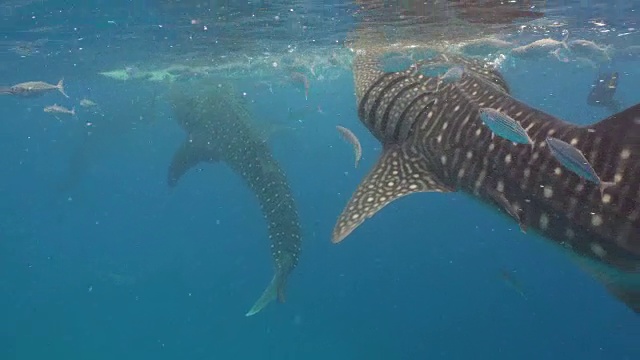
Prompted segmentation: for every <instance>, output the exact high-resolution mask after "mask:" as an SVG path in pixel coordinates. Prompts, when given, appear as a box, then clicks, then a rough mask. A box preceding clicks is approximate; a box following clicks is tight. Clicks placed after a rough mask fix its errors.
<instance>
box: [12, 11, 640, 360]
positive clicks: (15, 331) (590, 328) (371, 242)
mask: <svg viewBox="0 0 640 360" xmlns="http://www.w3.org/2000/svg"><path fill="white" fill-rule="evenodd" d="M160 3H162V2H152V1H114V2H107V1H93V2H90V1H87V2H78V1H58V0H49V1H26V0H21V1H5V2H4V3H3V4H2V5H0V9H2V11H1V12H0V15H1V16H2V20H1V21H2V25H0V28H1V32H2V39H1V40H2V53H1V54H0V74H1V76H0V79H2V80H1V82H2V84H3V85H13V84H16V83H20V82H24V81H31V80H43V81H47V82H50V83H53V84H55V83H56V82H57V81H58V80H59V79H60V78H63V77H64V82H65V84H66V85H65V89H66V91H67V93H68V94H69V95H70V96H71V99H65V98H64V97H62V95H61V94H59V93H57V92H55V91H54V92H51V93H48V94H45V95H43V96H42V97H40V98H35V99H24V98H15V97H10V96H2V97H0V109H2V114H3V116H2V121H1V122H0V129H1V131H0V139H1V141H0V165H1V166H0V168H2V169H3V176H1V177H0V198H1V199H2V201H0V294H1V296H0V314H2V317H1V319H2V321H0V359H3V360H4V359H7V360H8V359H45V358H46V359H67V360H73V359H95V360H99V359H100V360H102V359H105V360H107V359H118V358H120V359H309V360H314V359H327V358H329V359H335V360H341V359H472V358H473V359H475V358H490V359H573V358H580V359H584V360H588V359H640V345H639V343H638V340H637V339H638V335H640V321H639V318H638V316H637V314H635V313H633V312H632V311H631V310H629V309H628V308H627V307H626V306H625V305H624V304H623V303H621V302H619V301H617V300H616V299H615V298H613V297H612V296H611V295H610V294H609V293H607V291H606V290H605V289H604V287H603V286H602V285H601V284H600V283H598V282H597V281H596V280H594V279H593V278H592V277H591V276H590V275H588V274H587V273H586V272H583V271H582V270H581V269H580V268H579V267H578V266H577V265H576V264H575V262H573V261H572V260H571V258H570V257H569V256H567V255H566V254H565V253H563V252H562V251H559V249H557V248H556V247H555V246H553V245H551V244H550V243H549V241H548V240H545V239H543V238H542V237H539V236H537V235H534V234H526V235H525V234H522V233H521V232H520V230H519V229H518V226H517V224H516V223H515V222H513V221H512V220H511V219H509V218H507V217H504V216H503V215H501V214H499V213H498V212H496V211H493V210H492V209H491V208H489V207H487V206H485V205H482V204H480V203H479V202H477V201H476V200H473V199H471V198H470V197H469V196H467V195H464V194H462V193H450V194H439V193H438V194H416V195H412V196H409V197H406V198H402V199H400V200H398V201H396V202H393V203H392V204H390V205H388V206H387V207H385V208H384V209H383V210H382V211H381V212H380V213H379V214H377V215H376V216H375V217H374V218H372V219H370V220H368V221H367V222H365V223H364V224H363V225H362V226H361V227H359V228H358V229H357V230H356V231H355V232H354V233H353V234H352V235H351V236H350V237H349V238H348V239H346V240H345V241H343V242H342V243H340V244H332V243H331V242H330V237H331V230H332V228H333V226H334V224H335V221H336V218H337V216H338V215H339V214H340V212H341V211H342V209H343V207H344V205H345V203H346V202H347V200H348V199H349V197H350V196H351V193H352V192H353V190H354V189H355V188H356V186H357V185H358V183H359V182H360V180H361V179H362V177H364V176H365V175H366V173H367V172H368V171H369V169H370V168H371V167H372V166H373V164H374V162H375V161H376V159H377V157H378V155H379V154H380V151H381V146H380V144H379V142H378V141H377V140H376V139H375V138H374V137H373V136H372V135H371V134H370V133H369V132H368V131H367V129H366V128H365V127H364V126H363V125H361V124H360V122H359V120H358V118H357V109H356V105H355V96H354V94H353V92H354V88H353V76H352V74H351V72H350V71H349V69H348V68H345V69H338V70H335V71H334V72H331V71H330V70H326V72H325V73H324V80H320V79H319V76H317V77H314V78H313V80H312V81H311V84H310V88H309V98H308V100H305V96H304V90H303V89H301V88H300V87H299V86H298V85H297V84H294V83H291V82H290V81H287V79H286V78H285V77H284V76H283V75H282V73H276V72H274V75H270V74H267V75H264V74H262V73H261V74H260V75H256V73H254V72H252V71H254V70H255V69H253V68H252V67H251V65H250V64H249V65H246V66H245V68H243V69H244V70H242V71H240V70H237V67H234V68H233V69H236V70H234V71H236V73H234V74H233V82H234V83H235V84H236V87H237V89H238V90H239V91H241V92H243V93H245V95H244V98H245V100H246V104H247V106H248V108H249V109H250V110H251V113H252V114H253V116H254V117H255V118H256V121H257V123H259V124H261V125H260V126H265V124H267V125H266V126H275V127H274V128H275V130H273V131H271V132H270V135H269V138H268V144H269V146H270V148H271V150H272V152H273V154H274V157H275V158H276V159H277V160H278V161H279V162H280V164H281V166H282V168H283V169H284V170H285V172H286V175H287V179H288V181H289V184H290V186H291V188H292V191H293V194H294V197H295V200H296V202H297V204H298V209H299V214H300V220H301V226H302V230H303V235H304V236H303V253H302V257H301V260H300V263H299V265H298V267H297V268H296V269H295V271H294V273H293V274H292V275H291V278H290V280H289V283H288V287H287V301H286V303H284V304H272V305H270V306H269V307H267V308H266V309H265V310H263V311H262V312H261V313H259V314H257V315H255V316H253V317H249V318H247V317H245V316H244V314H245V312H246V311H247V309H248V308H249V307H250V306H251V304H252V302H253V301H254V300H255V299H256V297H257V296H258V295H259V293H260V292H261V291H262V290H263V289H264V286H265V285H266V284H267V283H268V281H269V280H270V278H271V276H272V273H273V269H272V260H271V258H270V256H269V242H268V237H267V232H266V223H265V221H264V220H263V218H262V215H261V213H260V208H259V207H258V203H257V201H256V199H255V197H254V195H253V194H252V193H251V191H250V190H249V189H248V188H247V187H246V185H245V184H244V183H243V182H242V181H241V180H240V179H239V178H238V177H237V176H236V175H235V174H234V173H233V172H232V171H231V170H230V169H229V168H228V167H226V166H225V165H224V164H201V165H200V166H198V169H197V170H195V169H194V170H192V171H190V172H189V173H187V174H186V175H185V177H184V178H183V179H182V180H181V182H180V184H179V186H177V187H176V188H174V189H169V188H168V186H167V184H166V178H167V174H166V173H167V167H168V165H169V163H170V161H171V158H172V157H173V154H174V152H175V151H176V149H177V148H178V147H179V145H180V144H181V142H182V141H183V140H184V137H185V134H184V131H183V130H182V129H181V128H180V127H179V126H178V125H177V124H176V122H175V121H174V119H173V118H172V112H171V109H170V104H169V100H168V96H167V89H168V87H170V84H169V83H168V82H163V81H155V82H154V81H145V80H140V81H135V80H127V81H121V80H118V79H114V78H110V77H107V76H103V75H101V74H99V73H100V72H106V71H111V70H114V69H122V68H124V67H126V66H136V67H140V68H145V66H146V67H149V68H151V67H153V66H152V65H153V64H154V63H155V62H158V63H160V62H161V60H162V62H163V63H164V64H167V63H170V62H173V63H176V62H181V61H182V62H185V63H193V61H194V58H196V57H200V56H203V55H202V54H203V53H205V54H207V55H208V56H209V57H208V58H207V62H208V63H215V64H216V65H218V64H219V63H220V62H222V61H223V59H224V58H223V57H224V56H226V55H225V52H231V51H234V54H240V57H242V56H244V55H246V54H248V55H246V56H247V57H251V58H254V59H258V57H259V55H256V54H260V53H262V54H264V53H266V52H269V53H270V54H271V55H269V56H272V57H273V59H277V60H270V59H271V58H269V59H268V60H265V62H266V63H267V65H269V64H271V63H272V61H273V62H277V61H280V59H282V58H283V57H278V56H277V54H278V52H283V53H285V54H287V53H288V54H289V55H291V54H293V55H291V56H297V54H300V58H301V59H307V58H306V57H305V54H304V52H305V51H307V49H311V48H310V47H308V45H309V43H311V44H313V43H314V41H312V40H313V39H318V41H317V43H318V45H317V46H318V48H321V49H323V50H326V52H325V54H331V53H332V52H333V51H340V49H341V48H342V42H343V40H344V39H345V37H346V33H345V32H344V31H347V30H349V29H351V28H353V27H354V26H355V25H357V22H358V21H359V20H358V19H357V18H352V17H349V16H348V15H349V14H351V13H352V11H353V10H354V9H356V8H357V6H356V4H340V3H337V2H310V3H298V4H297V5H296V6H299V7H304V6H310V7H311V6H313V8H314V9H315V11H313V12H310V13H311V14H314V15H313V16H311V15H309V16H308V17H300V18H297V20H292V19H291V18H289V19H285V17H286V14H287V12H286V8H287V7H288V4H280V5H283V6H282V7H279V8H278V10H274V12H275V13H278V14H281V15H276V16H282V17H283V21H287V22H288V23H287V24H288V25H286V26H283V28H282V29H280V30H282V31H284V33H289V34H290V35H291V37H290V38H286V39H275V38H268V39H267V40H263V39H252V38H251V37H252V36H255V34H256V33H258V34H259V33H260V31H259V30H261V31H263V33H265V34H269V31H272V30H273V29H271V30H270V29H265V28H259V25H252V24H253V23H251V22H247V21H245V20H243V22H241V23H239V25H237V26H236V25H234V24H235V23H234V16H236V15H237V14H245V15H246V14H247V13H249V14H250V13H251V12H252V11H255V9H256V8H259V7H260V6H263V7H269V6H275V5H274V4H270V3H261V4H251V3H248V5H247V4H244V3H243V4H232V5H229V4H228V3H225V4H226V6H227V7H230V8H231V9H235V10H229V11H228V12H226V13H225V14H226V15H225V16H226V18H225V19H224V21H223V19H222V18H223V17H222V16H215V15H212V10H211V8H212V7H213V6H214V5H212V4H211V3H210V2H205V3H206V4H208V5H206V6H204V7H202V6H198V7H196V6H195V5H194V4H190V3H189V2H182V3H181V2H177V3H178V4H169V3H171V2H169V1H166V2H164V3H165V4H160ZM194 3H196V2H194ZM198 3H199V2H198ZM603 3H604V5H603ZM225 4H222V5H221V3H217V5H216V6H218V7H220V6H222V7H224V6H225ZM580 4H581V5H582V6H579V5H580ZM170 5H175V7H174V6H170ZM198 5H201V4H198ZM190 6H193V7H190ZM185 9H187V10H185ZM296 9H298V8H296ZM638 9H640V8H638V3H637V2H622V1H618V2H589V1H587V2H565V3H563V4H559V5H558V8H557V9H556V10H555V12H551V13H552V14H553V15H554V16H556V17H554V19H564V21H565V22H566V23H568V24H569V25H568V26H570V27H572V28H571V30H572V31H571V34H576V36H578V35H580V36H581V37H584V38H590V39H600V38H599V37H598V36H611V37H610V38H608V39H612V40H611V42H612V43H613V42H615V46H616V48H622V47H627V48H628V47H630V46H634V45H640V38H639V37H638V36H639V35H638V34H637V29H636V28H637V27H638V20H640V17H639V15H638V11H639V10H638ZM296 11H297V10H296ZM196 16H199V17H198V18H197V19H198V24H196V25H197V26H191V25H192V24H190V23H188V21H189V20H190V19H196ZM322 16H325V18H322ZM271 17H272V16H271V13H270V15H269V18H271ZM332 17H333V20H332ZM238 18H240V16H238ZM200 19H202V20H200ZM207 19H208V20H207ZM243 19H244V18H243ZM336 19H337V20H336ZM592 19H597V20H598V21H603V22H605V23H607V26H606V28H607V29H608V30H609V31H613V32H614V35H611V34H610V33H598V32H596V31H593V30H590V29H591V28H587V27H586V24H589V21H590V20H592ZM200 21H202V23H201V22H200ZM216 21H218V22H221V23H222V22H224V26H223V25H220V24H218V25H220V26H216ZM238 21H239V20H238ZM314 21H315V22H314ZM204 23H209V24H210V25H209V26H210V28H211V32H212V33H211V34H204V35H203V32H202V31H201V30H202V26H203V24H204ZM258 23H259V22H258ZM302 23H305V24H308V25H300V24H302ZM318 23H320V24H334V27H333V28H330V29H327V28H325V27H322V26H319V25H317V24H318ZM314 24H315V25H314ZM159 25H163V26H162V27H160V26H159ZM251 26H256V27H258V28H257V29H252V28H251ZM300 26H308V29H309V31H310V32H312V33H313V35H309V34H307V35H300V33H299V32H298V31H299V30H300V29H301V27H300ZM580 26H585V28H584V32H583V33H580V29H581V28H580ZM228 28H231V29H234V28H235V31H236V35H238V34H240V35H242V33H243V32H244V31H246V32H247V34H248V35H247V37H246V38H243V37H242V36H238V37H237V40H235V41H236V43H235V45H236V46H238V47H240V49H239V50H230V49H231V48H233V46H231V45H229V46H227V45H228V43H225V41H224V39H226V38H225V34H224V31H225V29H228ZM238 28H239V29H238ZM34 29H38V31H37V32H36V31H33V30H34ZM305 29H307V28H305ZM549 29H552V28H551V27H550V28H549ZM560 30H561V29H559V30H557V31H556V32H551V31H555V30H545V31H549V32H545V31H541V32H538V33H524V32H523V33H521V34H517V33H513V34H511V35H514V36H521V37H520V38H519V39H521V41H523V42H524V41H526V40H527V39H528V38H529V37H531V38H532V39H534V40H535V39H538V38H540V37H541V36H547V35H550V36H552V37H554V38H556V39H559V38H561V36H560V35H559V34H560ZM230 31H232V30H230ZM305 31H306V30H305ZM323 31H326V32H327V33H324V34H323ZM331 31H334V32H331ZM302 33H304V32H302ZM626 33H628V34H626ZM619 34H626V35H622V36H618V35H619ZM299 35H300V36H299ZM535 35H538V36H537V37H536V36H535ZM572 36H573V35H572ZM195 37H198V39H199V40H200V41H201V42H200V43H199V44H200V45H202V44H204V45H203V46H205V47H204V50H203V49H202V48H197V47H195V46H193V45H189V44H190V43H189V39H193V38H195ZM38 39H46V41H40V42H38ZM203 39H204V40H203ZM258 40H260V41H258ZM270 40H271V41H272V42H273V44H270V43H269V41H270ZM278 40H279V41H280V42H278ZM243 41H246V42H247V43H249V44H248V45H246V46H247V50H246V54H243V52H244V51H245V50H244V49H245V48H244V47H242V46H241V45H242V42H243ZM27 43H28V45H26V44H27ZM238 44H239V45H238ZM283 44H284V46H282V45H283ZM17 46H22V49H23V51H20V50H19V49H18V50H16V47H17ZM332 46H333V47H335V49H334V48H333V47H332ZM25 47H28V48H29V49H30V50H29V51H27V53H25V51H26V50H24V48H25ZM294 50H295V51H294ZM308 51H309V52H310V53H312V54H313V56H316V55H315V54H317V52H311V50H308ZM165 55H166V56H165ZM494 55H495V54H494ZM264 56H267V55H264ZM229 57H231V55H229ZM256 61H257V60H256ZM301 61H302V62H303V63H304V64H308V63H309V62H311V61H312V60H301ZM305 61H308V62H305ZM639 64H640V59H634V58H633V57H632V56H631V57H630V56H626V57H625V56H618V57H614V58H613V59H612V61H611V62H609V63H607V64H606V65H605V66H606V67H607V68H609V69H614V70H615V71H618V72H619V73H620V74H621V80H620V85H619V88H618V90H617V94H618V95H617V96H618V98H619V99H620V101H621V102H622V104H623V106H624V107H628V106H631V105H633V104H636V103H638V102H640V95H638V94H639V93H640V92H639V90H640V89H639V88H638V84H640V72H639V71H638V66H639ZM256 66H257V65H256ZM605 66H602V67H601V68H604V67H605ZM267 68H269V66H267ZM599 68H600V66H598V65H597V66H595V67H594V66H591V65H581V64H578V63H577V62H574V61H572V62H569V63H563V62H558V61H550V60H549V59H544V60H519V59H513V58H511V57H508V56H507V57H506V60H505V61H504V63H503V66H502V68H501V71H502V73H503V74H504V76H505V78H506V80H507V81H508V83H509V84H510V86H511V89H512V92H513V95H514V96H515V97H516V98H518V99H519V100H521V101H524V102H526V103H527V104H529V105H531V106H533V107H536V108H538V109H541V110H543V111H546V112H548V113H550V114H553V115H555V116H558V117H560V118H562V119H565V120H567V121H571V122H574V123H578V124H590V123H594V122H596V121H598V120H600V119H603V118H605V117H607V116H608V115H610V114H611V112H610V111H609V110H607V109H606V108H600V107H590V106H588V105H587V104H586V101H585V99H586V97H587V94H588V92H589V90H590V87H591V84H592V83H593V81H594V79H595V77H596V75H597V73H598V71H599ZM258 70H260V69H258ZM258 70H255V71H256V72H257V71H258ZM215 71H222V70H220V69H219V68H217V69H216V70H215ZM318 71H320V70H318ZM209 75H211V76H212V77H215V78H218V75H220V74H216V73H213V74H211V73H210V74H209ZM228 75H229V74H228V73H225V74H224V76H228ZM228 77H229V78H231V77H232V76H228ZM258 77H260V79H266V81H267V82H268V83H269V84H270V85H271V90H272V91H273V92H272V91H270V90H269V89H267V88H265V87H264V86H263V85H264V84H263V85H261V86H257V85H256V84H257V83H258V79H257V78H258ZM83 98H89V99H91V100H93V101H95V102H96V103H98V105H99V109H98V110H93V109H87V108H82V107H80V106H79V105H78V102H79V100H80V99H83ZM53 103H58V104H62V105H65V106H68V107H69V108H71V107H72V106H75V108H76V111H77V112H78V115H77V116H76V117H67V116H59V117H56V116H52V115H51V114H48V113H45V112H43V111H42V108H43V107H45V106H47V105H51V104H53ZM336 125H342V126H346V127H348V128H350V129H352V130H353V131H354V133H356V135H357V136H358V137H359V139H360V141H361V143H362V148H363V159H362V162H361V164H360V166H359V167H358V168H357V169H354V168H353V155H352V153H351V148H350V146H349V145H348V144H346V143H345V142H344V141H343V140H342V139H341V138H340V137H339V136H338V134H337V132H336V129H335V126H336ZM504 270H507V271H509V272H511V273H512V274H514V276H515V279H516V280H515V281H516V282H517V283H511V282H509V281H505V279H504V278H503V276H502V275H501V274H502V273H503V271H504Z"/></svg>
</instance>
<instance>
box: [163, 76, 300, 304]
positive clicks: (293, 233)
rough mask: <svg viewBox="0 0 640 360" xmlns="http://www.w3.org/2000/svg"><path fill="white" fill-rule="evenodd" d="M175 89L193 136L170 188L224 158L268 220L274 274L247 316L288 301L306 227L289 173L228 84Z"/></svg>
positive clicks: (179, 116) (179, 155) (174, 167)
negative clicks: (288, 283)
mask: <svg viewBox="0 0 640 360" xmlns="http://www.w3.org/2000/svg"><path fill="white" fill-rule="evenodd" d="M192 89H194V87H193V86H190V87H189V88H188V89H186V88H185V89H179V90H178V91H176V92H175V93H174V98H173V103H172V105H173V111H174V115H175V119H176V120H177V122H178V123H179V124H180V126H181V127H182V128H183V129H184V130H185V131H186V132H187V134H188V136H187V139H186V140H185V141H184V143H183V144H182V145H181V147H180V148H179V149H178V150H177V151H176V153H175V155H174V157H173V160H172V162H171V165H170V166H169V171H168V183H169V186H170V187H174V186H176V185H177V183H178V181H179V179H180V178H181V177H182V176H183V175H184V174H185V173H186V172H187V171H189V169H191V168H193V167H194V166H196V165H197V164H199V163H201V162H224V163H225V164H227V165H228V166H230V167H231V168H232V169H233V171H234V172H235V173H236V174H238V175H239V176H241V177H242V178H243V179H244V180H245V182H246V183H247V184H248V185H249V187H250V188H251V190H252V191H253V192H254V194H255V195H256V197H257V199H258V202H259V203H260V208H261V210H262V213H263V214H264V217H265V219H266V221H267V225H268V230H269V238H270V240H271V255H272V257H273V260H274V263H275V275H274V276H273V279H272V280H271V283H270V284H269V286H268V287H267V288H266V289H265V290H264V292H263V293H262V295H261V296H260V298H259V299H258V300H257V301H256V303H255V304H254V305H253V306H252V308H251V309H250V310H249V312H247V314H246V315H247V316H251V315H254V314H256V313H258V312H259V311H261V310H262V309H263V308H264V307H265V306H266V305H268V304H269V303H270V302H271V301H273V300H275V299H276V298H278V299H279V300H280V301H281V302H284V300H285V285H286V281H287V277H288V276H289V274H290V273H291V272H292V271H293V269H294V268H295V266H296V265H297V263H298V257H299V255H300V245H301V233H300V232H301V231H300V225H299V221H298V213H297V210H296V204H295V202H294V199H293V196H292V194H291V189H290V188H289V185H288V183H287V180H286V177H285V174H284V171H283V170H282V169H281V168H280V165H279V164H278V162H277V161H276V160H275V159H274V158H273V156H272V155H271V151H270V150H269V148H268V146H267V145H266V144H265V142H264V141H263V140H262V139H261V138H260V136H259V135H258V134H257V133H256V131H255V130H254V128H253V127H252V124H251V120H250V114H249V113H248V111H247V110H246V108H245V107H244V104H242V102H241V101H242V100H241V99H240V98H239V95H235V92H234V90H233V89H232V88H231V87H230V86H228V85H217V84H216V85H210V84H205V85H204V87H203V89H202V90H196V92H195V94H194V93H193V91H192Z"/></svg>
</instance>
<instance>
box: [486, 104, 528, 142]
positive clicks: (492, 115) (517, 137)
mask: <svg viewBox="0 0 640 360" xmlns="http://www.w3.org/2000/svg"><path fill="white" fill-rule="evenodd" d="M479 113H480V119H481V120H482V122H483V123H484V124H485V125H486V126H487V127H488V128H489V129H490V130H491V131H492V132H493V134H495V135H498V136H500V137H501V138H504V139H507V140H509V141H512V142H514V143H518V144H531V146H533V141H531V138H530V137H529V135H528V134H527V131H526V130H525V129H524V128H523V127H522V125H520V123H519V122H517V121H516V120H514V119H513V118H512V117H510V116H509V115H507V114H505V113H502V112H500V111H498V110H496V109H492V108H481V109H480V110H479Z"/></svg>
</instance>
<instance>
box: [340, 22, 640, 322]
mask: <svg viewBox="0 0 640 360" xmlns="http://www.w3.org/2000/svg"><path fill="white" fill-rule="evenodd" d="M365 35H367V34H366V33H365ZM365 39H366V37H365ZM357 43H358V42H356V44H357ZM376 44H379V42H376ZM383 53H384V51H383V50H379V49H376V48H375V47H370V48H366V47H361V48H358V49H356V56H355V58H354V63H353V71H354V77H355V90H356V98H357V106H358V116H359V118H360V120H361V121H362V123H363V124H364V125H365V126H366V127H367V128H368V129H369V131H370V132H371V133H372V134H373V135H374V136H375V137H376V138H377V139H378V140H379V141H380V142H381V143H382V145H383V151H382V154H381V156H380V158H379V159H378V161H377V163H376V164H375V165H374V167H373V169H372V170H371V171H370V172H369V174H368V175H367V176H366V177H365V178H364V179H363V180H362V182H361V183H360V184H359V186H358V187H357V189H356V190H355V193H354V194H353V196H352V197H351V199H350V200H349V202H348V203H347V205H346V207H345V209H344V210H343V212H342V214H341V215H340V216H339V218H338V220H337V223H336V226H335V228H334V230H333V234H332V241H333V242H334V243H337V242H340V241H342V240H343V239H344V238H345V237H346V236H348V235H349V234H350V233H351V232H352V231H353V230H354V229H356V227H358V226H359V225H360V224H362V223H363V222H364V221H365V219H367V218H370V217H372V216H373V215H374V214H376V213H377V212H378V211H379V210H380V209H382V208H383V207H384V206H386V205H387V204H389V203H390V202H392V201H394V200H396V199H398V198H400V197H402V196H406V195H409V194H413V193H417V192H452V191H462V192H465V193H467V194H469V195H471V196H473V197H475V198H478V199H480V200H482V201H483V202H485V203H487V204H490V205H493V206H494V207H495V208H497V209H500V210H502V211H503V212H504V213H505V214H507V215H508V216H510V217H511V218H512V219H513V220H514V221H516V222H518V223H519V224H520V225H521V228H523V229H527V228H528V229H533V230H534V231H536V232H538V233H539V234H540V235H542V236H543V237H545V238H547V239H549V240H551V241H552V242H553V243H556V244H558V245H560V246H562V247H563V248H565V249H567V250H568V251H569V253H570V254H573V255H574V256H573V258H574V259H576V260H578V261H579V263H580V265H581V266H583V267H584V268H585V269H587V270H588V271H589V272H591V273H592V274H593V275H595V276H596V277H597V278H598V279H599V280H600V281H601V282H603V283H604V284H605V285H606V287H607V289H608V290H609V291H610V292H611V293H612V294H614V295H615V296H616V297H617V298H618V299H619V300H621V301H623V302H624V303H625V304H626V305H627V306H628V307H629V308H631V309H632V310H634V311H635V312H637V313H640V181H639V180H640V104H639V105H635V106H633V107H631V108H628V109H626V110H624V111H622V112H620V113H617V114H615V115H613V116H611V117H609V118H607V119H604V120H602V121H600V122H598V123H596V124H594V125H590V126H584V127H581V126H576V125H573V124H570V123H568V122H564V121H562V120H560V119H558V118H556V117H554V116H551V115H549V114H546V113H544V112H542V111H539V110H536V109H534V108H532V107H530V106H528V105H526V104H524V103H522V102H520V101H518V100H516V99H514V98H513V97H512V96H511V95H510V90H509V87H508V85H507V83H506V81H505V80H504V78H503V77H502V76H501V74H500V73H499V72H498V71H497V70H496V69H495V68H493V67H491V66H488V65H487V64H485V63H484V62H482V61H479V60H475V59H468V58H463V57H458V56H452V55H445V56H440V57H439V58H438V59H435V60H430V61H432V62H437V63H442V62H446V63H448V64H450V65H451V66H463V67H464V68H465V71H464V74H463V76H462V77H461V78H460V79H459V81H457V82H454V83H450V84H442V83H441V82H440V81H439V79H438V77H437V76H433V77H430V76H425V75H424V74H422V73H421V72H419V71H417V68H411V69H408V70H406V71H401V72H385V71H383V67H382V65H381V62H380V58H381V55H382V54H383ZM426 62H427V63H428V62H429V61H426ZM481 108H493V109H497V110H498V111H500V112H502V113H504V114H506V115H508V116H509V117H511V118H513V119H514V120H515V121H517V122H518V123H519V124H520V125H522V127H523V128H524V129H526V131H527V133H528V134H529V136H530V137H531V139H532V142H533V146H531V145H530V144H525V145H523V144H515V143H513V142H511V141H509V140H506V139H504V138H501V137H499V136H494V134H492V132H491V130H490V129H489V128H488V127H486V126H484V125H483V123H482V121H481V119H480V116H479V109H481ZM549 136H553V137H555V138H558V139H561V140H563V141H565V142H567V143H569V144H571V145H573V146H574V147H575V148H577V149H579V150H581V151H582V152H583V153H584V155H585V157H586V158H587V159H588V160H589V162H590V163H591V165H592V166H593V168H594V169H595V171H596V172H597V173H598V174H600V176H601V177H602V179H603V181H605V180H606V181H612V182H615V185H614V186H612V187H610V188H608V189H606V190H605V191H604V192H603V193H601V192H600V189H599V188H598V186H597V185H595V184H592V183H589V182H587V181H585V180H584V179H582V178H580V177H579V176H577V175H576V174H574V173H572V172H570V171H568V170H567V169H566V168H564V167H563V166H562V164H560V163H559V162H558V161H557V160H556V159H555V158H554V157H553V156H552V155H551V152H550V151H549V149H548V148H547V144H546V143H545V139H546V138H547V137H549Z"/></svg>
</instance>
